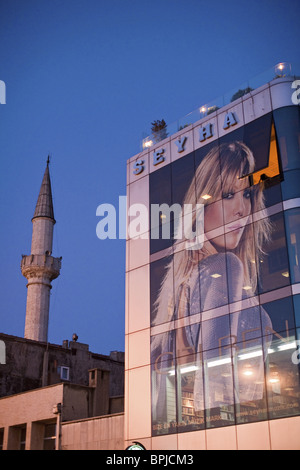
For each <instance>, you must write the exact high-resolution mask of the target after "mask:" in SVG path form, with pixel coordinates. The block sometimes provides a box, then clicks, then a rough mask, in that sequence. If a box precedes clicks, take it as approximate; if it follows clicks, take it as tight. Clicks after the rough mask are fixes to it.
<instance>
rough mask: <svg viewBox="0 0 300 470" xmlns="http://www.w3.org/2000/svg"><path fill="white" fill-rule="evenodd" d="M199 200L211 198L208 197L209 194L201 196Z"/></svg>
mask: <svg viewBox="0 0 300 470" xmlns="http://www.w3.org/2000/svg"><path fill="white" fill-rule="evenodd" d="M201 198H202V199H205V200H206V199H210V198H211V196H210V194H203V196H201Z"/></svg>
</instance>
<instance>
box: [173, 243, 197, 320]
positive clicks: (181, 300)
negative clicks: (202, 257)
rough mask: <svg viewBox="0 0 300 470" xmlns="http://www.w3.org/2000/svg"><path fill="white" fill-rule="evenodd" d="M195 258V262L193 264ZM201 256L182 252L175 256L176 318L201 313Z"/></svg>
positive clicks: (186, 251) (195, 252) (185, 251)
mask: <svg viewBox="0 0 300 470" xmlns="http://www.w3.org/2000/svg"><path fill="white" fill-rule="evenodd" d="M191 256H193V262H191ZM198 261H199V254H198V252H197V251H192V255H191V253H190V252H189V251H188V250H182V251H179V252H177V253H175V254H174V298H175V318H182V317H186V316H191V315H194V314H196V313H199V312H200V280H199V265H198Z"/></svg>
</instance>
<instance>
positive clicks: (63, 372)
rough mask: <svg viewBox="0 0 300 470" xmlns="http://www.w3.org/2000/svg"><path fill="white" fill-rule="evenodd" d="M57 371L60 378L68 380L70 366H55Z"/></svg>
mask: <svg viewBox="0 0 300 470" xmlns="http://www.w3.org/2000/svg"><path fill="white" fill-rule="evenodd" d="M57 372H58V374H59V376H60V378H61V379H62V380H70V368H69V367H66V366H60V367H58V368H57Z"/></svg>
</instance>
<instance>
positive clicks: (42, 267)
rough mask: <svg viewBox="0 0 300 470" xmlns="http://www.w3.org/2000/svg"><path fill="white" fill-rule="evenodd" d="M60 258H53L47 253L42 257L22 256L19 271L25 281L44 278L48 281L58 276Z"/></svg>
mask: <svg viewBox="0 0 300 470" xmlns="http://www.w3.org/2000/svg"><path fill="white" fill-rule="evenodd" d="M61 260H62V258H54V257H53V256H51V255H50V254H48V253H45V254H44V255H22V260H21V271H22V274H23V276H24V277H26V278H27V279H29V278H32V277H46V278H48V279H49V281H52V280H53V279H55V278H57V277H58V276H59V274H60V269H61Z"/></svg>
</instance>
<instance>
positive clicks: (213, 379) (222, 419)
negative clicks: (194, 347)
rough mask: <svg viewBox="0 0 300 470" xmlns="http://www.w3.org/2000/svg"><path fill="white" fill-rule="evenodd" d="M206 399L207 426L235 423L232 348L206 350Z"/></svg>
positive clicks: (204, 358)
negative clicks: (221, 351) (222, 351)
mask: <svg viewBox="0 0 300 470" xmlns="http://www.w3.org/2000/svg"><path fill="white" fill-rule="evenodd" d="M203 360H204V390H205V394H204V397H205V398H204V399H205V409H206V426H207V427H208V428H214V427H220V426H228V425H230V424H234V423H235V416H234V392H233V377H232V358H231V352H230V349H229V350H227V353H224V354H220V350H219V349H214V350H211V351H207V352H204V354H203Z"/></svg>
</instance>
